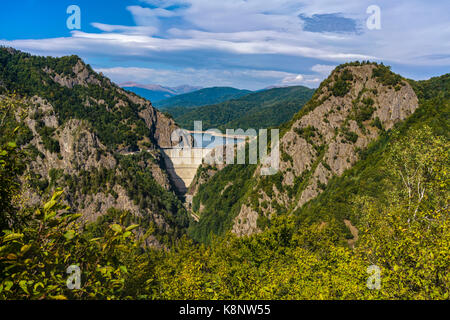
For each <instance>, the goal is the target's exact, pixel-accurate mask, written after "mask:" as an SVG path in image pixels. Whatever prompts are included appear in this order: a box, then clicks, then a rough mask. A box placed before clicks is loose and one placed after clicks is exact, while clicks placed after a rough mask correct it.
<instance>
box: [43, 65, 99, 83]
mask: <svg viewBox="0 0 450 320" xmlns="http://www.w3.org/2000/svg"><path fill="white" fill-rule="evenodd" d="M44 71H45V72H46V73H47V74H49V75H50V76H51V78H52V80H53V81H55V82H56V83H59V84H60V85H61V86H64V87H67V88H69V89H72V88H73V87H74V86H76V85H80V86H83V87H87V86H88V84H95V85H100V84H101V82H100V80H99V79H97V78H96V77H95V76H94V75H93V74H92V73H91V72H89V70H88V69H87V67H86V65H85V64H84V63H83V62H82V61H81V60H78V62H77V64H76V65H75V66H74V67H73V73H74V74H75V76H68V75H62V74H57V73H56V72H55V71H53V70H51V69H49V68H47V67H46V68H44Z"/></svg>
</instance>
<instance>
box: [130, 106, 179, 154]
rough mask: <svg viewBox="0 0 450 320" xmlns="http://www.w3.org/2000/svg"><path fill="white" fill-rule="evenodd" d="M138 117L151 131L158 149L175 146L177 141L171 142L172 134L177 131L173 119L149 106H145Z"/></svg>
mask: <svg viewBox="0 0 450 320" xmlns="http://www.w3.org/2000/svg"><path fill="white" fill-rule="evenodd" d="M139 116H140V117H141V118H142V119H144V121H145V124H146V125H147V126H148V127H149V128H150V129H152V131H153V137H154V139H155V141H156V143H157V144H158V146H159V147H161V148H170V147H172V146H175V145H177V143H178V142H177V141H172V133H173V132H175V131H176V130H177V129H179V127H178V126H177V125H176V124H175V121H174V120H173V119H170V118H169V117H167V116H165V115H164V114H162V113H161V112H159V111H157V110H156V109H155V108H153V107H152V106H151V104H148V105H146V106H145V108H144V109H143V110H142V111H141V112H140V113H139Z"/></svg>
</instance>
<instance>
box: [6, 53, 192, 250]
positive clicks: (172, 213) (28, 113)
mask: <svg viewBox="0 0 450 320" xmlns="http://www.w3.org/2000/svg"><path fill="white" fill-rule="evenodd" d="M0 81H1V84H2V86H1V88H0V99H1V100H2V101H3V102H5V103H9V102H8V101H11V100H14V101H15V102H17V103H19V104H20V108H19V109H18V110H17V112H16V115H17V116H16V121H17V122H18V123H20V124H21V125H23V126H24V127H25V129H26V130H28V139H27V140H26V141H25V142H24V143H23V145H22V148H23V149H26V150H28V151H29V153H30V161H29V162H28V164H27V167H28V170H27V173H26V175H25V176H24V182H26V183H25V184H24V186H27V192H26V194H27V201H28V202H29V203H31V204H35V205H37V204H38V203H40V202H42V200H43V199H42V198H46V197H48V196H49V195H50V194H51V193H52V191H53V190H55V188H64V189H65V190H66V192H65V201H66V203H67V204H68V205H69V206H70V207H71V210H73V211H77V212H80V213H82V214H83V219H84V220H85V221H95V220H96V219H97V218H98V217H99V216H101V215H104V214H107V212H111V211H110V210H111V208H113V209H116V210H122V211H129V212H131V213H132V214H133V216H134V217H136V220H138V221H139V223H141V224H142V226H143V228H142V230H141V231H142V232H141V233H144V232H145V231H146V230H147V229H154V230H155V231H154V235H152V236H151V237H150V238H149V239H150V240H148V241H147V243H148V244H150V245H154V246H160V245H161V243H162V242H164V241H167V235H170V236H176V237H178V236H180V234H181V233H182V232H183V231H182V230H183V229H184V228H186V227H187V225H188V216H187V213H186V211H185V210H184V208H183V205H182V203H181V202H180V200H179V199H178V198H177V197H176V196H175V195H174V193H173V190H172V189H173V188H172V184H171V182H170V181H169V177H168V175H167V172H166V171H165V168H164V164H163V163H164V162H163V160H162V155H161V152H160V150H159V148H160V147H167V146H171V145H172V141H171V134H172V132H173V131H174V130H176V129H177V128H178V127H177V126H176V124H175V123H174V121H173V120H172V119H170V118H168V117H166V116H165V115H163V114H162V113H160V112H159V111H157V110H156V109H155V108H153V106H152V105H151V102H149V101H147V100H145V99H143V98H141V97H139V96H137V95H135V94H133V93H130V92H127V91H125V90H123V89H122V88H120V87H118V86H116V85H115V84H114V83H112V82H111V81H110V80H109V79H107V78H105V77H104V76H103V75H101V74H97V73H95V72H94V71H93V70H92V69H91V68H90V66H89V65H86V64H85V63H84V62H83V61H82V60H81V59H79V58H78V57H76V56H73V57H63V58H60V59H57V58H43V57H35V56H31V55H28V54H25V53H22V52H20V51H16V50H10V49H0ZM13 91H14V92H16V95H15V96H13V97H12V96H11V93H12V92H13ZM23 115H24V116H23Z"/></svg>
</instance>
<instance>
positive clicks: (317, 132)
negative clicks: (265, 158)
mask: <svg viewBox="0 0 450 320" xmlns="http://www.w3.org/2000/svg"><path fill="white" fill-rule="evenodd" d="M446 81H447V82H445V83H446V84H441V86H443V87H444V88H445V86H447V88H448V76H447V77H446ZM436 83H439V81H436ZM417 86H420V83H419V84H416V83H413V84H411V82H410V81H407V80H406V79H404V78H402V77H401V76H399V75H396V74H393V73H392V72H391V71H390V70H389V68H387V67H385V66H383V65H377V64H372V63H353V64H347V65H342V66H339V67H338V68H336V69H335V71H334V72H333V73H332V74H331V75H330V77H329V78H328V79H326V80H325V81H323V83H322V84H321V85H320V87H319V88H318V89H317V91H316V92H315V93H314V96H313V97H312V99H311V100H310V101H309V102H308V103H307V104H306V105H305V106H304V107H303V108H302V109H301V110H300V111H299V112H298V113H297V114H296V115H295V116H294V117H293V118H292V120H290V121H289V122H288V123H286V124H283V125H282V126H281V127H280V130H281V133H280V135H281V139H280V154H281V162H280V169H279V171H278V172H277V173H276V174H275V175H272V176H266V177H264V176H261V175H259V174H258V172H259V171H260V170H261V168H262V167H261V164H259V165H240V166H239V165H232V166H226V167H225V168H224V169H222V170H220V169H221V168H214V167H212V168H211V167H210V166H209V165H204V166H203V167H202V168H201V169H199V173H198V174H197V179H198V181H201V183H199V184H198V185H195V181H194V185H192V186H191V193H192V194H193V195H194V198H193V211H194V212H196V214H197V215H198V216H199V217H200V220H199V222H198V223H197V224H194V225H193V226H192V228H191V236H193V237H194V238H195V239H197V240H199V241H208V240H209V239H210V237H211V234H212V233H215V234H222V233H225V232H226V231H230V230H232V232H233V233H235V234H238V235H250V234H254V233H257V232H260V230H261V229H264V226H265V225H266V224H267V221H269V219H270V217H271V215H273V214H279V213H292V214H294V215H298V216H300V217H301V220H303V221H305V220H306V221H318V220H319V221H320V220H322V221H325V220H326V217H328V218H330V216H331V217H333V219H338V225H339V226H340V229H341V230H344V231H345V230H347V228H346V226H345V225H344V219H348V218H349V212H348V211H346V210H341V209H342V206H339V205H338V203H342V202H345V203H347V206H349V205H350V203H349V202H348V201H349V198H350V197H351V194H347V195H345V193H343V191H344V190H349V191H350V190H358V187H357V186H358V185H356V183H358V182H359V185H360V189H359V190H364V189H365V187H364V186H363V185H362V184H366V186H367V185H368V184H371V188H373V189H372V190H373V192H375V193H376V192H378V191H380V190H379V189H377V188H381V187H380V186H379V184H377V183H375V182H371V181H373V179H374V178H373V177H371V178H368V179H367V178H366V179H361V180H359V179H357V180H351V179H350V181H352V182H351V183H353V184H355V186H354V187H352V188H350V189H349V187H348V185H347V183H348V182H337V181H339V178H340V177H342V176H343V175H344V173H345V175H347V172H348V171H349V170H351V169H352V168H353V166H355V165H356V164H359V162H358V161H360V160H362V159H364V158H366V157H368V154H370V153H371V152H372V150H374V151H376V150H377V147H374V143H376V142H377V141H382V142H380V143H381V144H382V143H386V139H387V138H386V132H390V131H392V130H393V128H394V127H396V126H398V125H400V124H402V121H404V120H405V119H407V118H408V117H410V116H411V115H413V114H414V113H415V112H416V110H417V109H418V108H419V98H418V96H419V97H420V94H419V93H418V90H417V89H416V90H415V88H417ZM421 92H431V89H425V90H423V91H421ZM441 92H442V91H441ZM421 94H422V95H423V93H421ZM446 94H447V95H448V92H447V93H446ZM430 96H432V95H431V94H430ZM440 108H442V111H444V110H446V111H445V112H446V113H445V112H443V113H442V114H448V105H445V104H442V103H441V104H440ZM446 108H447V109H446ZM436 112H437V110H436V111H433V112H432V113H430V115H429V116H430V117H431V116H432V117H433V118H432V121H440V123H441V124H439V126H437V125H436V126H435V127H441V129H440V130H441V131H442V133H444V132H445V130H443V128H445V126H444V124H445V120H443V121H441V120H438V118H437V113H436ZM423 113H424V111H423V108H422V109H420V114H422V115H423ZM423 116H424V115H423ZM424 117H426V116H424ZM415 121H419V120H417V119H416V120H415ZM427 121H431V120H427ZM423 122H425V121H423ZM419 123H420V125H421V124H422V123H421V122H419ZM442 123H444V124H442ZM404 126H408V125H406V124H404ZM447 126H448V124H447ZM446 134H448V132H447V133H446ZM376 145H377V146H378V147H380V145H379V144H376ZM380 148H381V147H380ZM378 156H379V157H381V156H382V153H379V154H378ZM373 163H376V160H373V159H371V162H370V164H363V163H361V164H359V165H360V166H361V168H364V167H366V168H367V167H369V168H371V169H370V170H372V171H371V172H376V171H375V170H374V165H373ZM205 174H206V175H205ZM345 175H344V176H345ZM209 176H212V178H208V177H209ZM208 179H209V180H208ZM375 181H379V180H377V179H375ZM339 183H342V184H339ZM330 184H332V185H334V188H333V191H330V193H328V198H326V196H323V197H322V198H321V199H324V201H326V203H327V204H328V205H327V206H320V205H318V206H315V207H314V208H315V210H308V209H307V208H308V207H309V206H310V205H311V204H310V203H314V199H316V198H317V197H319V196H320V195H321V194H322V193H323V192H324V190H328V189H327V188H328V186H329V185H330ZM336 184H337V185H336ZM377 186H378V187H377ZM219 190H222V191H220V192H219ZM350 193H351V191H350ZM210 194H220V196H218V197H210V196H209V195H210ZM336 194H339V202H338V201H337V202H336V203H332V202H331V200H330V199H336ZM307 204H308V205H307ZM330 206H331V208H330Z"/></svg>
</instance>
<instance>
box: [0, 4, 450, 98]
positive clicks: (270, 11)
mask: <svg viewBox="0 0 450 320" xmlns="http://www.w3.org/2000/svg"><path fill="white" fill-rule="evenodd" d="M71 5H76V6H78V8H79V9H80V16H79V17H80V19H79V21H80V29H69V27H68V23H67V22H68V20H69V22H72V24H73V22H76V21H78V19H75V20H74V19H73V14H74V11H70V12H69V13H68V12H67V11H68V10H67V9H68V8H69V6H71ZM449 17H450V1H448V0H429V1H423V0H396V1H392V0H379V1H377V0H370V1H366V0H346V1H342V0H320V1H319V0H316V1H314V0H70V1H66V0H58V1H55V0H15V1H10V0H0V45H3V46H10V47H14V48H16V49H19V50H23V51H26V52H30V53H32V54H37V55H45V56H49V55H50V56H63V55H72V54H76V55H79V56H80V57H81V58H82V59H84V60H85V61H86V63H89V64H90V65H91V66H92V67H93V68H94V69H95V70H96V71H98V72H103V74H105V75H106V76H108V77H110V78H111V79H112V80H113V81H115V82H116V83H119V84H120V83H123V82H128V81H131V82H137V83H142V84H159V85H163V86H170V87H174V86H179V85H184V84H188V85H192V86H200V87H211V86H231V87H236V88H240V89H250V90H258V89H262V88H265V87H268V86H273V85H279V86H288V85H305V86H308V87H317V86H318V85H319V84H320V82H321V81H322V80H323V79H325V78H326V77H327V76H328V75H329V73H330V72H331V71H332V70H333V68H334V67H335V66H337V65H339V64H341V63H345V62H349V61H355V60H371V61H377V62H383V63H384V64H386V65H390V66H392V70H393V71H395V72H397V73H400V74H401V75H403V76H405V77H408V78H412V79H417V80H420V79H428V78H430V77H432V76H438V75H442V74H445V73H449V72H450V18H449ZM69 26H70V23H69ZM72 27H73V25H72V26H71V28H72ZM75 27H77V26H76V25H75Z"/></svg>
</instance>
